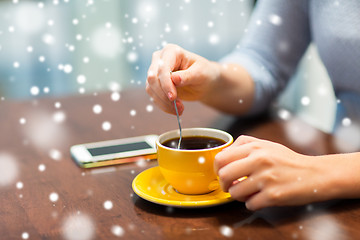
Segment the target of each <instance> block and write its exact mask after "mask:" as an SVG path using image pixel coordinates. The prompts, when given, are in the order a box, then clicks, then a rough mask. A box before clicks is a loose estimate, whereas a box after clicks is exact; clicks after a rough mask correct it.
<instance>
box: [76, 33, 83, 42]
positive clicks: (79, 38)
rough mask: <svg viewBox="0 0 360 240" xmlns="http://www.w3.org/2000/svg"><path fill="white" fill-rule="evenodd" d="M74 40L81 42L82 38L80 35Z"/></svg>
mask: <svg viewBox="0 0 360 240" xmlns="http://www.w3.org/2000/svg"><path fill="white" fill-rule="evenodd" d="M75 38H76V40H78V41H81V40H82V38H83V37H82V35H81V34H77V35H76V37H75Z"/></svg>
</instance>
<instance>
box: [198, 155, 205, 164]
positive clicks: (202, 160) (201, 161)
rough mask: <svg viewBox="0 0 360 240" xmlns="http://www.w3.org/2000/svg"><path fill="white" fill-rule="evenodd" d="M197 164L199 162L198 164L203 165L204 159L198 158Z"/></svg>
mask: <svg viewBox="0 0 360 240" xmlns="http://www.w3.org/2000/svg"><path fill="white" fill-rule="evenodd" d="M198 162H199V163H200V164H204V163H205V158H204V157H202V156H201V157H199V159H198Z"/></svg>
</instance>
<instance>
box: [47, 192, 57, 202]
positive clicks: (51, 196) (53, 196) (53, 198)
mask: <svg viewBox="0 0 360 240" xmlns="http://www.w3.org/2000/svg"><path fill="white" fill-rule="evenodd" d="M49 199H50V201H52V202H56V201H57V200H59V194H57V193H56V192H52V193H50V195H49Z"/></svg>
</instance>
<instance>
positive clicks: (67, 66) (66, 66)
mask: <svg viewBox="0 0 360 240" xmlns="http://www.w3.org/2000/svg"><path fill="white" fill-rule="evenodd" d="M72 70H73V67H72V66H71V65H70V64H65V65H64V72H65V73H71V72H72Z"/></svg>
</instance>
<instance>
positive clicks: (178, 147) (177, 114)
mask: <svg viewBox="0 0 360 240" xmlns="http://www.w3.org/2000/svg"><path fill="white" fill-rule="evenodd" d="M174 106H175V111H176V116H177V121H178V124H179V130H180V138H179V142H178V146H177V149H180V144H181V140H182V134H181V124H180V117H179V112H178V110H177V107H176V100H174Z"/></svg>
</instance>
